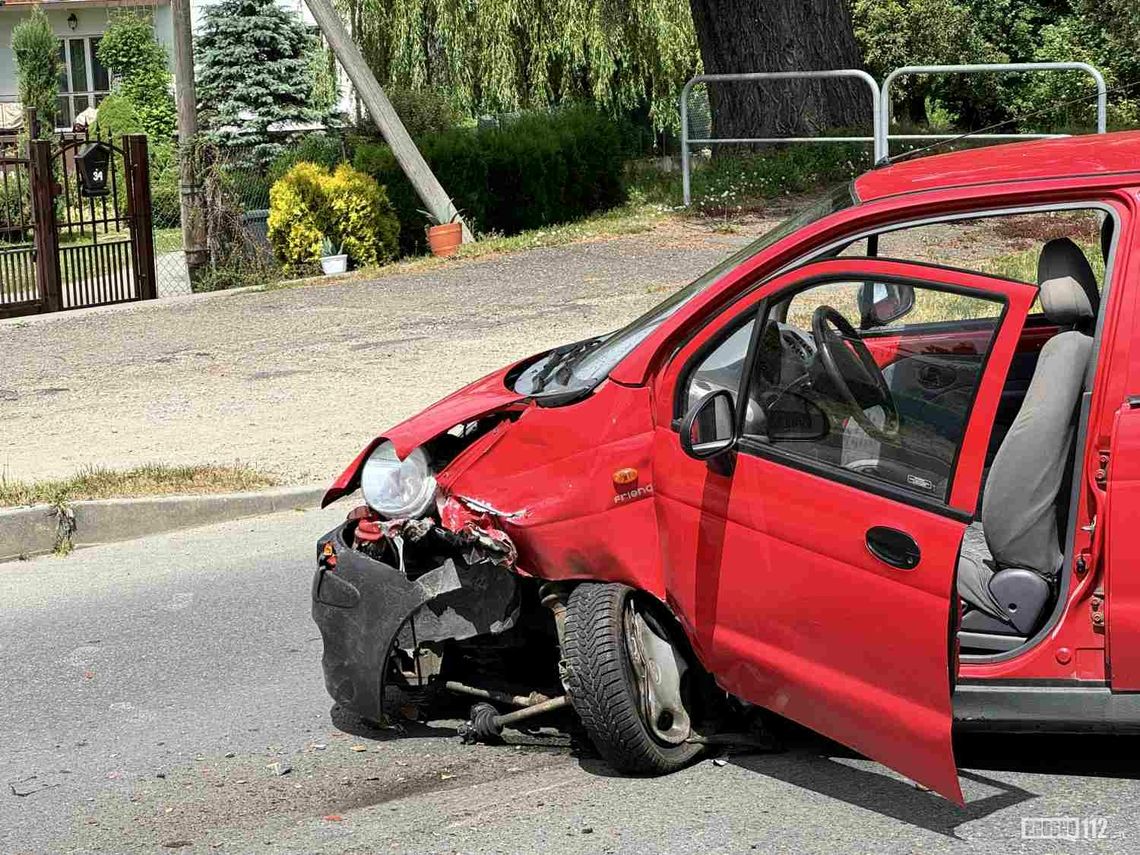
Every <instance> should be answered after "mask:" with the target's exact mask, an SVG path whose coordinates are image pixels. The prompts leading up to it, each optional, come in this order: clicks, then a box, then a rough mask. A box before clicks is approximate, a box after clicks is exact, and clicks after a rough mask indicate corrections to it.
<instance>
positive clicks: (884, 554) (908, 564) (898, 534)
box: [867, 525, 922, 570]
mask: <svg viewBox="0 0 1140 855" xmlns="http://www.w3.org/2000/svg"><path fill="white" fill-rule="evenodd" d="M867 549H868V550H869V551H870V552H871V554H872V555H874V556H875V557H876V558H878V559H879V560H880V561H882V562H883V563H884V564H890V565H891V566H892V567H897V568H899V569H900V570H913V569H914V568H915V567H917V566H918V562H919V561H920V560H922V551H921V550H920V549H919V548H918V544H917V543H915V542H914V538H913V537H911V536H910V535H909V534H907V533H906V532H905V531H899V530H898V529H897V528H888V527H887V526H885V525H877V526H875V527H874V528H869V529H867Z"/></svg>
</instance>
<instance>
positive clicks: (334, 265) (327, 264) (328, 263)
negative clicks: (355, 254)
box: [321, 238, 348, 276]
mask: <svg viewBox="0 0 1140 855" xmlns="http://www.w3.org/2000/svg"><path fill="white" fill-rule="evenodd" d="M347 269H348V255H347V254H345V252H344V245H343V244H342V245H341V246H339V247H336V246H334V245H333V242H332V241H331V240H329V239H328V238H323V239H322V240H321V270H323V271H324V272H325V276H333V275H335V274H337V273H344V271H346V270H347Z"/></svg>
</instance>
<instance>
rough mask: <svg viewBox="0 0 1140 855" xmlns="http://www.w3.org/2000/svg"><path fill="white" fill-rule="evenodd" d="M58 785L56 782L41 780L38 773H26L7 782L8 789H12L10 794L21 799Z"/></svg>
mask: <svg viewBox="0 0 1140 855" xmlns="http://www.w3.org/2000/svg"><path fill="white" fill-rule="evenodd" d="M58 786H59V783H58V782H57V783H54V784H51V783H48V782H46V781H43V780H41V779H40V777H39V776H38V775H28V776H27V777H25V778H19V779H18V780H15V781H9V782H8V789H9V790H11V791H12V795H14V796H17V797H19V798H21V799H22V798H26V797H27V796H31V795H35V794H36V793H39V792H42V791H43V790H50V789H51V788H52V787H58Z"/></svg>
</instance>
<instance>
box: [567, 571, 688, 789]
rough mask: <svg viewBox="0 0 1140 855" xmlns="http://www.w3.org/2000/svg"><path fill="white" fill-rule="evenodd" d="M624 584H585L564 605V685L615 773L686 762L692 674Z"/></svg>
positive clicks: (663, 769) (653, 770) (667, 768)
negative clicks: (616, 771)
mask: <svg viewBox="0 0 1140 855" xmlns="http://www.w3.org/2000/svg"><path fill="white" fill-rule="evenodd" d="M650 604H651V601H649V600H648V599H643V598H642V597H641V596H640V595H638V594H637V593H636V592H635V591H634V590H633V589H632V588H629V587H627V586H625V585H615V584H595V583H583V584H581V585H579V586H578V587H576V588H575V589H574V590H573V591H572V592H571V594H570V600H569V602H568V603H567V606H566V631H565V649H564V650H563V658H564V660H565V663H566V675H565V679H566V684H567V691H568V693H569V695H570V701H571V703H572V704H573V706H574V711H575V712H577V713H578V716H579V718H581V719H582V724H583V726H585V728H586V731H587V733H589V735H590V739H591V740H592V741H593V743H594V745H595V746H596V747H597V749H598V752H599V753H600V754H601V755H602V757H603V758H604V759H605V760H606V762H608V763H609V764H610V765H611V766H613V767H614V768H615V769H617V770H618V771H620V772H628V773H634V774H650V775H662V774H666V773H668V772H673V771H676V770H677V769H680V768H682V767H684V766H686V765H688V764H689V763H691V762H692V761H693V760H694V759H695V758H696V757H697V756H698V755H699V754H700V753H701V748H702V746H701V745H699V744H697V743H695V742H689V741H687V740H688V739H689V738H690V737H691V736H692V735H693V733H692V720H691V718H690V715H689V711H688V708H687V704H686V701H687V699H688V696H689V694H690V692H689V686H690V684H691V683H692V682H693V680H692V679H691V677H692V674H691V671H690V668H689V665H688V662H687V661H686V660H685V657H684V655H683V654H682V653H681V652H680V649H679V646H678V645H677V644H675V643H674V642H673V641H672V640H671V637H670V636H671V633H669V631H668V630H667V629H666V628H665V626H664V625H663V624H662V623H661V622H660V621H659V620H657V619H656V618H655V617H654V614H653V611H652V610H651V609H650V608H649V606H650Z"/></svg>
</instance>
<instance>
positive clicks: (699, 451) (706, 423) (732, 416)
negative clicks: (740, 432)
mask: <svg viewBox="0 0 1140 855" xmlns="http://www.w3.org/2000/svg"><path fill="white" fill-rule="evenodd" d="M734 445H736V405H735V404H734V403H733V401H732V393H731V392H729V391H728V390H727V389H717V390H716V391H715V392H709V393H708V394H707V395H704V396H702V397H701V399H700V400H699V401H697V402H696V403H695V404H693V406H692V407H690V408H689V412H687V413H685V418H684V419H682V420H681V449H682V450H683V451H684V452H685V454H687V455H689V457H692V458H693V459H695V460H709V459H711V458H713V457H716V456H717V455H719V454H724V452H726V451H730V450H731V449H732V447H733V446H734Z"/></svg>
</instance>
